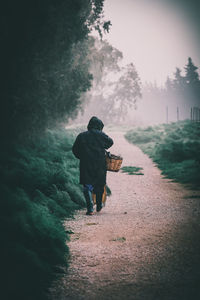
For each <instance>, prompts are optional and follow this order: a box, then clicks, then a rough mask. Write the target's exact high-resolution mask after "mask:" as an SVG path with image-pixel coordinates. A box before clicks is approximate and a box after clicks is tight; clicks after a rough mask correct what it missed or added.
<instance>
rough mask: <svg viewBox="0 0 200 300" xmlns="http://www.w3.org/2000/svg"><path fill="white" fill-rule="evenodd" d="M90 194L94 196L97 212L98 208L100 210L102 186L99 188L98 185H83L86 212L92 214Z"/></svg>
mask: <svg viewBox="0 0 200 300" xmlns="http://www.w3.org/2000/svg"><path fill="white" fill-rule="evenodd" d="M92 192H94V193H95V194H96V204H97V210H99V209H100V208H102V196H103V192H104V186H100V185H95V186H92V185H91V184H84V185H83V193H84V196H85V200H86V205H87V211H88V212H93V200H92Z"/></svg>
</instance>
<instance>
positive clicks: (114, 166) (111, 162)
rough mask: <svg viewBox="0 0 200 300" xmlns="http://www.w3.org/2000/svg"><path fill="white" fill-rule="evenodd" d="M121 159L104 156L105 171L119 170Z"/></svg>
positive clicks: (108, 154) (109, 155)
mask: <svg viewBox="0 0 200 300" xmlns="http://www.w3.org/2000/svg"><path fill="white" fill-rule="evenodd" d="M122 161H123V158H122V157H121V156H117V155H114V154H110V153H107V154H106V165H107V171H111V172H118V171H119V170H120V168H121V165H122Z"/></svg>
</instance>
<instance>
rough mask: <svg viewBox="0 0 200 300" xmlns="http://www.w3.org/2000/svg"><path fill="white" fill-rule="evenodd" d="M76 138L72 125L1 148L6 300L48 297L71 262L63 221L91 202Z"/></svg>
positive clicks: (2, 256) (1, 254)
mask: <svg viewBox="0 0 200 300" xmlns="http://www.w3.org/2000/svg"><path fill="white" fill-rule="evenodd" d="M73 140H74V137H73V135H72V134H71V133H70V134H67V133H66V130H58V131H54V132H52V131H51V132H48V133H47V135H46V137H45V138H43V139H42V140H41V139H40V140H38V141H37V142H35V143H33V142H32V144H31V145H29V146H28V145H26V146H24V147H19V146H18V145H13V149H12V150H11V151H10V152H9V153H7V154H5V153H1V154H2V155H1V170H0V172H1V202H0V211H1V212H0V228H1V245H2V246H1V248H0V260H1V284H2V289H1V297H2V299H9V300H10V299H30V300H31V299H42V300H44V299H46V297H47V291H48V288H49V286H50V284H51V282H52V281H53V280H55V279H56V278H57V276H60V275H61V274H62V272H63V267H65V266H67V256H68V248H67V246H66V239H67V235H66V232H65V229H64V227H63V225H62V220H63V219H64V218H66V217H69V216H72V214H73V211H74V210H75V209H77V208H80V207H83V206H84V205H85V201H84V198H83V194H82V192H81V188H80V186H79V169H78V161H77V160H76V159H75V158H74V156H73V155H72V152H71V147H72V143H73Z"/></svg>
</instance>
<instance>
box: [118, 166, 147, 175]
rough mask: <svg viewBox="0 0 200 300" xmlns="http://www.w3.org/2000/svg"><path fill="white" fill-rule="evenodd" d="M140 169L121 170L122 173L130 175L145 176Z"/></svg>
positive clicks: (128, 167) (128, 168) (126, 167)
mask: <svg viewBox="0 0 200 300" xmlns="http://www.w3.org/2000/svg"><path fill="white" fill-rule="evenodd" d="M141 170H143V168H140V167H132V166H124V167H122V168H121V171H122V173H128V175H144V174H143V173H142V172H141Z"/></svg>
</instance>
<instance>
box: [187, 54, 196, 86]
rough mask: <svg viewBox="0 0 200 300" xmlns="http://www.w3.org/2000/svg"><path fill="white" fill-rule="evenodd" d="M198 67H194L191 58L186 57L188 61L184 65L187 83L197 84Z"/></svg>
mask: <svg viewBox="0 0 200 300" xmlns="http://www.w3.org/2000/svg"><path fill="white" fill-rule="evenodd" d="M197 70H198V67H196V66H195V65H194V63H193V61H192V59H191V57H189V58H188V63H187V65H186V66H185V73H186V74H185V79H186V82H187V84H189V85H196V84H199V74H198V72H197Z"/></svg>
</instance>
